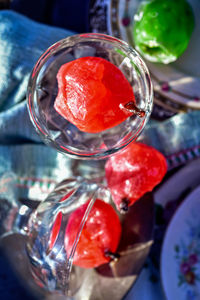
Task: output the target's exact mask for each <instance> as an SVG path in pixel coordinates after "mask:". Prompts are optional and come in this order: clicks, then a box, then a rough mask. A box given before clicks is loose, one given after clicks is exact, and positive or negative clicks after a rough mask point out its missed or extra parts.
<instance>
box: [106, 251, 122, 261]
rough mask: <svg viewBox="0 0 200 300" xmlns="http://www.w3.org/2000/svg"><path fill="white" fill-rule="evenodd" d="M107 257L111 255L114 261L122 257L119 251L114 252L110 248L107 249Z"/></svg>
mask: <svg viewBox="0 0 200 300" xmlns="http://www.w3.org/2000/svg"><path fill="white" fill-rule="evenodd" d="M105 257H109V258H110V259H111V260H113V261H118V259H119V258H120V255H119V253H114V252H111V251H109V250H106V251H105Z"/></svg>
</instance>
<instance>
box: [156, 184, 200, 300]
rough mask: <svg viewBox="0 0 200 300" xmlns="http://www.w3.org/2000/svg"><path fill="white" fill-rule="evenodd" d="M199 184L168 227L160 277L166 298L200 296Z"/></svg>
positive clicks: (195, 297)
mask: <svg viewBox="0 0 200 300" xmlns="http://www.w3.org/2000/svg"><path fill="white" fill-rule="evenodd" d="M199 211H200V186H198V187H197V188H196V189H195V190H193V191H192V192H191V193H190V194H189V195H188V196H187V197H186V199H185V200H184V202H183V203H182V205H181V206H180V207H179V208H178V209H177V211H176V213H175V215H174V217H173V218H172V221H171V223H170V225H169V227H168V229H167V232H166V235H165V239H164V243H163V249H162V255H161V277H162V284H163V289H164V292H165V295H166V299H168V300H171V299H182V300H190V299H191V300H197V299H200V219H199Z"/></svg>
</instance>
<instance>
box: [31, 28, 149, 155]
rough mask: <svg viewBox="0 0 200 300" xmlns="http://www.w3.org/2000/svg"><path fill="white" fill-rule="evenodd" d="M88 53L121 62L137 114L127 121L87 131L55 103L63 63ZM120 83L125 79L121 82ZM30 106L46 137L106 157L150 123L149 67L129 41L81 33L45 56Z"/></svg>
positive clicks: (65, 148) (66, 148) (61, 147)
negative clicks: (71, 121) (57, 109)
mask: <svg viewBox="0 0 200 300" xmlns="http://www.w3.org/2000/svg"><path fill="white" fill-rule="evenodd" d="M85 56H95V57H101V58H104V59H106V60H108V61H109V62H111V63H113V64H114V65H116V66H117V67H118V68H119V69H120V70H121V71H122V72H123V74H124V75H125V77H126V78H127V79H128V81H129V83H130V84H131V86H132V88H133V91H134V95H135V99H136V103H135V104H136V107H137V109H138V110H139V111H140V110H141V111H144V115H143V116H141V115H140V114H135V113H133V115H132V116H131V117H129V118H127V119H126V120H125V121H124V122H122V123H121V124H119V125H117V126H115V127H113V128H111V129H107V130H105V131H102V132H100V133H86V132H83V131H80V130H79V129H78V128H77V127H76V126H75V125H73V124H71V123H70V122H69V121H67V120H66V119H64V118H63V117H62V116H61V115H60V114H58V113H57V112H56V110H55V109H54V101H55V98H56V96H57V92H58V86H57V79H56V75H57V73H58V70H59V69H60V67H61V66H62V65H63V64H65V63H67V62H69V61H72V60H75V59H77V58H80V57H85ZM119 84H120V82H119ZM27 98H28V110H29V114H30V118H31V120H32V122H33V124H34V127H35V129H36V131H37V132H38V133H39V134H40V136H41V137H42V139H43V140H44V142H45V143H47V144H48V145H50V146H53V147H54V148H56V149H57V150H58V151H61V152H64V153H66V154H68V155H70V156H71V157H73V158H79V159H81V158H82V159H98V158H105V157H107V156H109V155H111V154H113V153H115V152H116V151H118V150H120V149H122V148H123V147H125V146H127V145H128V144H129V143H130V142H132V141H134V140H135V139H136V138H137V137H138V135H139V134H140V133H141V131H142V129H143V128H144V126H145V124H146V122H147V120H148V118H149V116H150V113H151V110H152V98H153V96H152V85H151V80H150V76H149V72H148V70H147V67H146V65H145V63H144V62H143V61H142V59H141V58H140V56H139V55H138V53H137V52H136V51H135V50H134V49H132V48H131V47H130V46H129V45H128V44H127V43H125V42H123V41H121V40H118V39H116V38H113V37H110V36H106V35H103V34H93V33H88V34H80V35H75V36H71V37H68V38H66V39H63V40H61V41H59V42H57V43H56V44H54V45H53V46H51V47H50V48H49V49H47V51H46V52H45V53H44V54H43V55H42V56H41V57H40V58H39V60H38V62H37V63H36V65H35V67H34V69H33V71H32V74H31V76H30V81H29V85H28V94H27Z"/></svg>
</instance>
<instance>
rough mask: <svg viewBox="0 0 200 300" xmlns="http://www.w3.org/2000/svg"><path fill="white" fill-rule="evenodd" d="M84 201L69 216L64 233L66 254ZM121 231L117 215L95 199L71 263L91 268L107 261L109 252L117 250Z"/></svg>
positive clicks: (83, 208) (109, 206) (79, 220)
mask: <svg viewBox="0 0 200 300" xmlns="http://www.w3.org/2000/svg"><path fill="white" fill-rule="evenodd" d="M88 203H89V202H87V203H85V204H84V205H82V206H81V207H79V208H77V209H76V210H75V211H74V212H73V213H72V214H71V215H70V218H69V221H68V224H67V228H66V234H65V249H66V252H67V254H68V256H69V255H70V253H71V250H72V246H73V243H74V240H75V237H76V235H77V233H78V230H79V226H80V223H81V220H82V218H83V216H84V213H85V211H86V209H87V206H88ZM121 230H122V229H121V224H120V220H119V217H118V215H117V214H116V212H115V210H114V209H113V208H112V206H111V205H110V204H107V203H105V202H104V201H102V200H99V199H97V200H96V201H95V203H94V205H93V207H92V209H91V211H90V214H89V216H88V219H87V221H86V223H85V225H84V228H83V231H82V233H81V236H80V240H79V242H78V245H77V248H76V252H75V256H74V261H73V263H74V264H75V265H77V266H80V267H83V268H94V267H98V266H100V265H102V264H105V263H108V262H109V261H110V257H109V253H114V252H115V251H116V250H117V247H118V244H119V241H120V237H121Z"/></svg>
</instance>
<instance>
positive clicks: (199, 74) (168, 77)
mask: <svg viewBox="0 0 200 300" xmlns="http://www.w3.org/2000/svg"><path fill="white" fill-rule="evenodd" d="M140 2H141V0H111V1H109V2H108V3H109V4H108V14H107V16H108V17H107V18H108V20H107V29H108V33H109V34H110V35H113V36H116V37H119V38H121V39H122V40H124V41H127V42H128V43H129V44H131V45H133V46H134V44H133V39H132V27H133V16H134V14H135V12H136V11H137V8H138V6H139V4H140ZM189 2H190V4H191V6H192V8H193V11H194V14H195V29H194V31H193V34H192V37H191V40H190V43H189V46H188V48H187V50H186V51H185V52H184V54H183V55H182V56H181V57H180V58H179V59H178V60H177V61H176V62H175V63H172V64H169V65H167V66H166V65H161V64H152V63H148V62H147V65H148V67H149V69H150V72H151V77H152V80H153V83H154V91H155V92H156V94H155V96H156V97H155V98H157V100H158V103H160V102H163V106H167V105H170V104H169V103H171V108H173V110H174V111H175V110H178V111H183V110H186V109H189V108H192V109H200V88H199V87H200V60H199V53H200V38H199V37H200V18H199V15H200V2H199V0H189ZM163 97H164V99H162V98H163ZM159 98H160V99H159ZM159 101H160V102H159ZM164 102H165V103H164Z"/></svg>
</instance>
